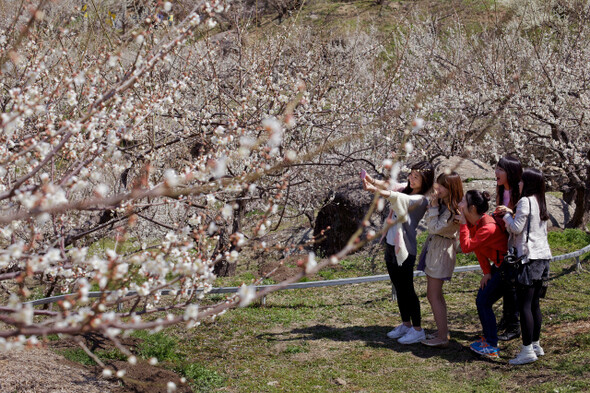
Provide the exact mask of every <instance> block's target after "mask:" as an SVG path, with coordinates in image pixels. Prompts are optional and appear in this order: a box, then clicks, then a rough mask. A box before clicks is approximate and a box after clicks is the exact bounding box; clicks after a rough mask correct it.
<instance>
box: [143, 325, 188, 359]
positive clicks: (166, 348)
mask: <svg viewBox="0 0 590 393" xmlns="http://www.w3.org/2000/svg"><path fill="white" fill-rule="evenodd" d="M133 336H134V337H136V338H140V339H142V341H141V343H140V344H139V345H138V346H137V353H138V355H139V356H141V357H142V358H144V359H150V358H153V357H154V358H156V359H158V361H159V362H164V361H172V362H173V361H176V360H178V352H177V351H176V349H177V346H178V340H177V339H176V337H174V336H171V335H169V334H167V333H164V332H158V333H154V334H150V333H149V332H146V331H136V332H134V333H133Z"/></svg>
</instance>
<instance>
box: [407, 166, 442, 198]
mask: <svg viewBox="0 0 590 393" xmlns="http://www.w3.org/2000/svg"><path fill="white" fill-rule="evenodd" d="M411 170H413V171H416V172H418V173H419V174H420V177H421V178H422V186H421V187H420V190H419V191H418V194H422V195H424V194H426V193H427V192H428V191H429V190H430V189H431V188H432V185H433V184H434V167H433V166H432V164H431V163H429V162H428V161H420V162H418V163H416V164H414V165H412V168H411ZM412 191H413V190H412V187H410V182H409V181H408V185H407V186H406V188H404V189H403V190H402V192H403V193H404V194H411V193H412Z"/></svg>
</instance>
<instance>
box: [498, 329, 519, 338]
mask: <svg viewBox="0 0 590 393" xmlns="http://www.w3.org/2000/svg"><path fill="white" fill-rule="evenodd" d="M517 337H520V326H519V325H508V326H507V327H506V330H504V331H503V332H502V333H500V330H498V340H500V341H510V340H512V339H515V338H517Z"/></svg>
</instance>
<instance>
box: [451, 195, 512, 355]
mask: <svg viewBox="0 0 590 393" xmlns="http://www.w3.org/2000/svg"><path fill="white" fill-rule="evenodd" d="M489 201H490V194H489V193H488V192H486V191H483V192H481V191H476V190H470V191H467V193H465V196H464V197H463V200H462V201H461V203H460V204H459V222H460V223H461V228H460V233H459V240H460V243H461V250H462V251H463V253H465V254H467V253H469V252H474V253H475V255H476V256H477V260H478V261H479V265H480V266H481V270H482V271H483V277H482V279H481V282H480V284H479V291H478V293H477V299H476V301H475V303H476V305H477V312H478V314H479V320H480V321H481V325H482V328H483V335H484V336H483V338H482V339H481V340H479V341H476V342H474V343H473V344H471V345H470V348H471V349H472V350H473V351H475V352H477V353H478V354H480V355H483V356H487V357H490V358H498V357H499V349H498V331H497V326H496V316H495V315H494V311H493V310H492V306H493V304H494V303H495V302H496V301H498V299H500V298H501V297H502V293H503V290H502V276H501V274H500V269H499V268H500V265H501V264H502V261H503V260H504V254H506V247H507V243H508V238H507V235H506V232H505V231H504V230H503V229H502V228H501V227H500V226H498V224H496V221H495V220H494V219H493V218H492V217H491V216H489V215H488V214H486V212H487V211H488V209H489Z"/></svg>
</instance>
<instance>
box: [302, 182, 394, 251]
mask: <svg viewBox="0 0 590 393" xmlns="http://www.w3.org/2000/svg"><path fill="white" fill-rule="evenodd" d="M373 197H374V196H373V194H372V193H370V192H368V191H365V190H363V187H362V183H361V181H360V180H359V179H353V180H349V181H346V182H344V183H341V184H339V185H338V186H337V187H336V188H334V189H333V190H330V192H329V194H328V197H327V198H326V200H325V204H324V207H322V208H321V209H320V211H319V213H318V215H317V217H316V220H315V225H314V231H313V234H314V237H315V238H316V239H320V240H321V241H319V242H317V243H315V244H314V250H315V251H316V253H321V254H323V255H324V256H329V255H333V254H335V253H337V252H338V251H340V250H341V249H342V248H343V247H344V246H345V245H346V243H347V242H348V240H349V239H350V237H351V236H352V235H353V234H354V232H355V231H356V230H357V229H358V228H359V227H360V226H361V224H362V221H363V218H364V217H365V214H367V211H368V210H369V207H370V206H371V202H372V201H373ZM385 210H386V209H384V211H385ZM382 222H383V217H382V215H380V214H378V213H375V214H373V216H372V217H371V220H370V227H373V228H375V229H378V228H380V227H381V224H382ZM328 228H329V229H328ZM322 231H325V232H324V235H323V236H322V235H321V232H322Z"/></svg>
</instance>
